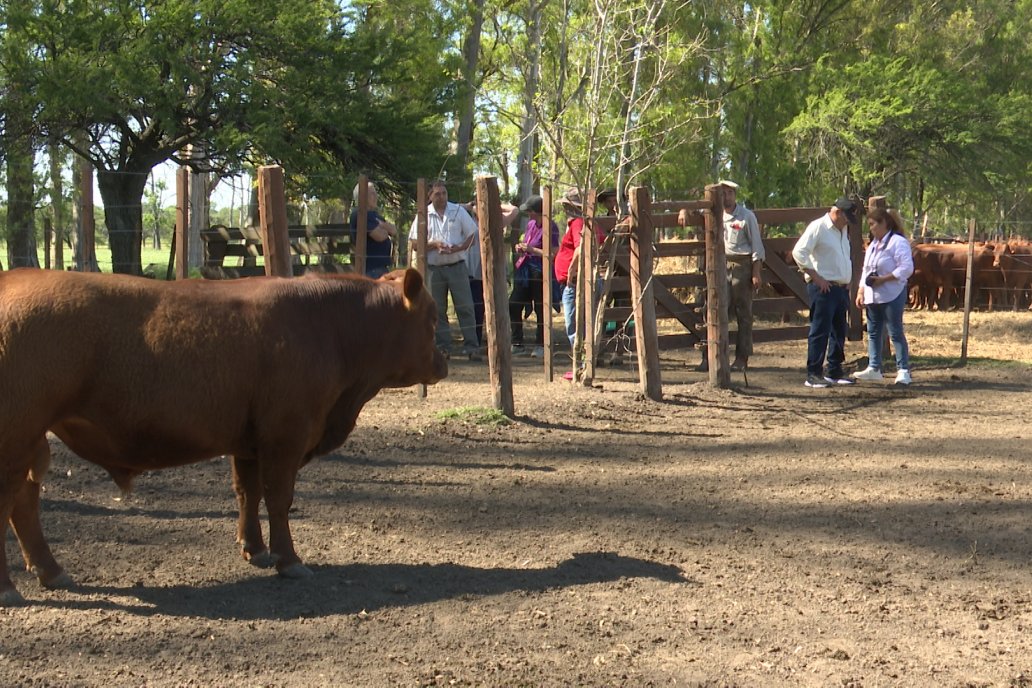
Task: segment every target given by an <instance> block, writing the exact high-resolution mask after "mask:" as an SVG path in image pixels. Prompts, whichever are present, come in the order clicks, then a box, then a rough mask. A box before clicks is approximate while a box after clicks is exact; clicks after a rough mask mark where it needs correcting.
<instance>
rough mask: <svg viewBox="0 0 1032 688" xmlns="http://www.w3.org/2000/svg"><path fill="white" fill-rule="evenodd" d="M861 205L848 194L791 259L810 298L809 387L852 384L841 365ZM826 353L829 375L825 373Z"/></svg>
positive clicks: (813, 227) (807, 235)
mask: <svg viewBox="0 0 1032 688" xmlns="http://www.w3.org/2000/svg"><path fill="white" fill-rule="evenodd" d="M856 223H857V217H856V204H855V203H853V201H851V200H850V199H849V198H846V197H845V196H843V197H842V198H840V199H838V200H837V201H835V204H834V205H833V206H832V207H831V209H830V210H828V212H827V214H825V215H824V216H823V217H820V218H818V219H816V220H814V221H813V222H811V223H810V224H809V226H807V228H806V230H805V231H804V232H803V235H802V236H801V237H799V241H797V242H796V245H795V248H793V249H792V257H793V258H794V259H795V262H796V264H797V265H798V266H799V269H800V270H802V271H803V272H804V273H805V274H806V291H807V294H808V295H809V297H810V335H809V338H808V346H807V352H806V383H805V384H806V386H807V387H827V386H828V385H830V384H839V385H850V384H853V383H854V382H855V381H854V380H852V379H850V378H849V377H847V376H846V374H845V371H844V370H843V369H842V363H843V361H845V360H846V351H845V345H846V313H847V311H848V309H849V281H850V280H851V279H852V277H853V262H852V260H851V259H850V255H849V253H850V251H849V225H851V224H856ZM825 355H826V356H827V361H828V372H827V375H825V374H824V360H825Z"/></svg>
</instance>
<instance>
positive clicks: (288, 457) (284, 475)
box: [260, 451, 312, 578]
mask: <svg viewBox="0 0 1032 688" xmlns="http://www.w3.org/2000/svg"><path fill="white" fill-rule="evenodd" d="M295 457H296V458H295ZM260 461H261V475H262V486H263V488H264V492H265V510H266V511H267V512H268V514H269V549H270V551H271V552H272V557H273V560H274V561H275V562H276V570H277V571H278V572H279V574H280V575H281V576H283V577H284V578H307V577H309V576H311V575H312V570H311V569H309V568H308V567H307V566H305V565H304V564H302V563H301V558H300V557H299V556H297V552H295V551H294V539H293V538H292V537H291V535H290V521H289V513H290V507H291V505H292V504H293V503H294V481H295V480H296V479H297V471H298V469H299V468H300V467H301V457H300V456H298V455H297V454H296V452H292V451H284V452H275V451H273V452H270V453H269V454H265V453H262V455H261V458H260Z"/></svg>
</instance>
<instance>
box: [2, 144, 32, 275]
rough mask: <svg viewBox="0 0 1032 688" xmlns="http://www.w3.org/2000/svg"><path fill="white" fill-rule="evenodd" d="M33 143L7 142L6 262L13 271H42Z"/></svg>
mask: <svg viewBox="0 0 1032 688" xmlns="http://www.w3.org/2000/svg"><path fill="white" fill-rule="evenodd" d="M32 163H33V155H32V143H31V141H30V139H28V138H16V139H9V140H8V142H7V262H8V265H9V266H10V267H12V268H18V267H34V268H38V267H39V256H38V255H36V213H35V204H34V203H33V194H34V193H35V186H34V184H33V178H32Z"/></svg>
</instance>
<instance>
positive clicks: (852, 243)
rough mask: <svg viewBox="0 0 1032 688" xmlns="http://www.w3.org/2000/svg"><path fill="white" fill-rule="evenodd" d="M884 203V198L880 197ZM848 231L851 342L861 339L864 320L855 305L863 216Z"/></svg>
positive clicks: (858, 202)
mask: <svg viewBox="0 0 1032 688" xmlns="http://www.w3.org/2000/svg"><path fill="white" fill-rule="evenodd" d="M853 200H854V201H855V202H856V206H857V207H858V208H863V203H861V202H860V201H859V200H858V199H856V198H854V199H853ZM882 202H883V204H884V198H882ZM846 231H847V232H848V233H849V234H848V236H849V260H850V262H851V263H852V264H853V276H852V277H851V278H850V280H849V303H848V304H847V305H846V315H847V318H848V319H847V323H848V330H847V331H846V339H848V340H849V341H851V342H856V341H861V342H862V341H863V339H864V320H863V314H862V312H861V309H860V307H858V306H857V305H856V295H857V292H858V291H859V289H860V273H861V272H862V271H863V267H864V233H863V216H861V215H858V220H857V223H856V224H852V223H850V224H849V225H848V227H847V229H846Z"/></svg>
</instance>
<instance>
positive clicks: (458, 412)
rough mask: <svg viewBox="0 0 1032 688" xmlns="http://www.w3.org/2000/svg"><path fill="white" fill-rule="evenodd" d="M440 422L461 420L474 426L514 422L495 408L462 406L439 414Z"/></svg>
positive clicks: (500, 424)
mask: <svg viewBox="0 0 1032 688" xmlns="http://www.w3.org/2000/svg"><path fill="white" fill-rule="evenodd" d="M436 418H437V419H438V420H459V421H462V422H463V423H471V424H473V425H493V426H502V425H509V424H510V423H512V420H511V419H510V418H508V417H507V416H506V415H505V414H504V413H502V412H501V411H499V410H498V409H495V408H487V407H485V406H461V407H459V408H456V409H448V410H446V411H441V412H439V413H438V414H437V416H436Z"/></svg>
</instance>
